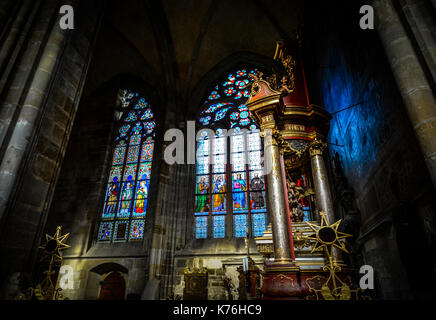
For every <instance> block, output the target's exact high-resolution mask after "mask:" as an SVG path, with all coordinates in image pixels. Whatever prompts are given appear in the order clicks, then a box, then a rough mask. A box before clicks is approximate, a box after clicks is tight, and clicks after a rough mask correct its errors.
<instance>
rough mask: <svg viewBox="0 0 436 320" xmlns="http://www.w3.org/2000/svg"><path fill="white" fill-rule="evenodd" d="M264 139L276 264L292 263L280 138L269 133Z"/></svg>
mask: <svg viewBox="0 0 436 320" xmlns="http://www.w3.org/2000/svg"><path fill="white" fill-rule="evenodd" d="M264 137H265V138H264V144H265V153H264V158H265V174H266V175H267V183H268V208H269V213H270V218H271V224H272V230H273V239H274V261H275V263H291V262H292V258H291V257H292V255H291V244H290V238H289V225H288V217H287V210H286V201H285V194H284V192H283V191H284V184H283V179H282V173H281V164H280V151H279V145H278V141H277V140H278V137H277V135H276V134H269V133H268V131H267V132H266V133H265V135H264Z"/></svg>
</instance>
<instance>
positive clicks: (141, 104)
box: [135, 98, 148, 109]
mask: <svg viewBox="0 0 436 320" xmlns="http://www.w3.org/2000/svg"><path fill="white" fill-rule="evenodd" d="M147 107H148V103H147V101H145V99H144V98H141V99H139V100H138V103H137V104H136V105H135V109H145V108H147Z"/></svg>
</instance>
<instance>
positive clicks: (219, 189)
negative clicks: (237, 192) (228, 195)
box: [212, 175, 226, 211]
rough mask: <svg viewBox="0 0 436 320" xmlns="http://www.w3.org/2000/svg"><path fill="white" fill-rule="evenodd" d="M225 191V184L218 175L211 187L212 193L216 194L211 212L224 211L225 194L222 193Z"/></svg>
mask: <svg viewBox="0 0 436 320" xmlns="http://www.w3.org/2000/svg"><path fill="white" fill-rule="evenodd" d="M225 191H226V186H225V182H224V181H223V178H222V176H221V175H219V176H218V177H217V178H216V181H215V183H214V185H213V192H214V193H216V194H215V195H214V196H213V205H212V210H213V211H224V210H226V208H225V205H224V204H225V194H224V193H223V192H225Z"/></svg>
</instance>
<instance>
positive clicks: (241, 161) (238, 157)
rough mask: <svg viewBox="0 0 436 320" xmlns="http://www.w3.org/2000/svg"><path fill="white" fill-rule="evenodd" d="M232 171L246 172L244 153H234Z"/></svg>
mask: <svg viewBox="0 0 436 320" xmlns="http://www.w3.org/2000/svg"><path fill="white" fill-rule="evenodd" d="M230 159H231V161H232V163H231V164H232V170H233V171H244V170H245V155H244V154H243V153H232V155H231V158H230Z"/></svg>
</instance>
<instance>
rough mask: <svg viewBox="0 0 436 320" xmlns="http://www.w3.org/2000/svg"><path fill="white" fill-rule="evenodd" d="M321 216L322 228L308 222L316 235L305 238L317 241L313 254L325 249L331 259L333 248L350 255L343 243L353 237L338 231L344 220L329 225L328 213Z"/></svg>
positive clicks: (322, 213) (321, 213)
mask: <svg viewBox="0 0 436 320" xmlns="http://www.w3.org/2000/svg"><path fill="white" fill-rule="evenodd" d="M320 216H321V225H320V226H318V225H316V224H313V223H310V222H306V224H307V225H308V226H309V227H310V228H311V229H312V230H313V231H314V233H312V234H310V235H308V236H305V237H304V238H306V239H308V240H315V241H316V242H315V244H314V245H313V249H312V253H313V252H315V251H321V250H324V249H325V250H326V253H327V255H328V256H329V257H331V255H332V248H333V246H335V247H337V248H338V249H340V250H342V251H344V252H346V253H348V250H347V248H346V247H345V244H344V242H343V241H342V239H345V238H348V237H351V236H352V235H351V234H348V233H344V232H340V231H338V228H339V225H340V224H341V222H342V219H341V220H339V221H336V222H335V223H333V224H331V225H329V224H328V222H327V218H326V213H325V212H320Z"/></svg>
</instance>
